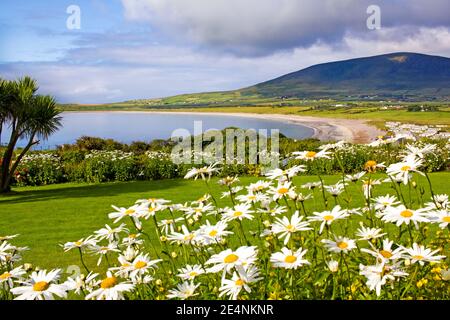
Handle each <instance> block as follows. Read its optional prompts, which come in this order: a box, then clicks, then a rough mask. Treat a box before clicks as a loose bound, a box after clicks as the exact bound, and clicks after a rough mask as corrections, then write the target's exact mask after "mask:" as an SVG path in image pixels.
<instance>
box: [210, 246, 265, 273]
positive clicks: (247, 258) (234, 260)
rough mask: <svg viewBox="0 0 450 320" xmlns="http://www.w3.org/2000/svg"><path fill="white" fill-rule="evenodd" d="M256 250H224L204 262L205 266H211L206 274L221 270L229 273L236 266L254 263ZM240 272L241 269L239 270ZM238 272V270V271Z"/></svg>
mask: <svg viewBox="0 0 450 320" xmlns="http://www.w3.org/2000/svg"><path fill="white" fill-rule="evenodd" d="M257 252H258V251H257V249H256V247H255V246H253V247H246V246H242V247H239V248H238V249H236V251H233V250H231V249H227V250H224V251H222V252H220V253H218V254H214V255H212V256H211V258H209V259H208V261H206V264H207V265H209V264H213V266H212V267H211V268H209V269H208V272H212V273H215V272H218V271H221V270H223V271H224V273H225V272H229V271H230V270H231V269H232V268H234V267H236V266H241V267H242V266H244V265H245V266H246V265H249V264H252V263H254V262H255V261H256V255H257ZM240 269H241V270H242V268H240ZM238 271H239V270H238Z"/></svg>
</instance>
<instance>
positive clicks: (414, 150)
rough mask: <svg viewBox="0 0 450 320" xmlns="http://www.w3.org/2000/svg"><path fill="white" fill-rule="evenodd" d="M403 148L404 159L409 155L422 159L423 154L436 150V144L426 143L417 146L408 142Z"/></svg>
mask: <svg viewBox="0 0 450 320" xmlns="http://www.w3.org/2000/svg"><path fill="white" fill-rule="evenodd" d="M405 149H406V150H405V152H404V159H408V158H410V157H411V158H419V159H424V158H425V155H427V154H430V153H433V151H434V150H436V145H435V144H429V143H426V144H424V145H422V146H417V145H412V144H409V143H408V144H407V145H406V147H405Z"/></svg>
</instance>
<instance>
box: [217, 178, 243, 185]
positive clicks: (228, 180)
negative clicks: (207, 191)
mask: <svg viewBox="0 0 450 320" xmlns="http://www.w3.org/2000/svg"><path fill="white" fill-rule="evenodd" d="M238 181H239V178H238V177H237V176H235V177H230V176H227V177H226V178H223V179H220V180H219V181H218V184H220V185H222V186H228V187H230V186H231V185H233V184H235V183H236V182H238Z"/></svg>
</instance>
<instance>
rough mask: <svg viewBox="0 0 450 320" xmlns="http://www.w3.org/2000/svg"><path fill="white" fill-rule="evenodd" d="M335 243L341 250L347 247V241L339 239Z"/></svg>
mask: <svg viewBox="0 0 450 320" xmlns="http://www.w3.org/2000/svg"><path fill="white" fill-rule="evenodd" d="M336 245H337V246H338V247H339V248H340V249H342V250H344V249H347V248H348V243H347V242H345V241H339V242H337V243H336Z"/></svg>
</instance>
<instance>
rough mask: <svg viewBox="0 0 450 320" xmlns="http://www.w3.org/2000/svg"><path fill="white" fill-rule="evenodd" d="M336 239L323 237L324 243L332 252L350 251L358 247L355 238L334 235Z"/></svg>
mask: <svg viewBox="0 0 450 320" xmlns="http://www.w3.org/2000/svg"><path fill="white" fill-rule="evenodd" d="M334 240H335V241H333V240H328V239H322V243H323V244H324V245H325V247H326V248H327V249H328V250H329V251H331V252H336V253H340V252H349V251H351V250H353V249H355V248H356V243H355V240H352V239H349V238H345V237H337V236H335V237H334Z"/></svg>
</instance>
